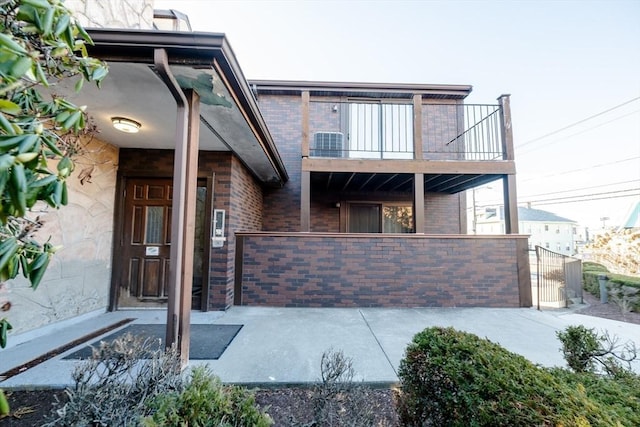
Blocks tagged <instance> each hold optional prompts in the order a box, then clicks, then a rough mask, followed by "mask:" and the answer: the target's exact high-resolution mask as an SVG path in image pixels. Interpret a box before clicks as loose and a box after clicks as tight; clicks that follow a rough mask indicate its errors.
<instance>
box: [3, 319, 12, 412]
mask: <svg viewBox="0 0 640 427" xmlns="http://www.w3.org/2000/svg"><path fill="white" fill-rule="evenodd" d="M11 329H13V328H12V326H11V323H9V322H8V321H7V319H0V347H2V348H5V347H6V346H7V331H9V330H11ZM2 397H4V396H2ZM4 399H5V400H6V397H4ZM7 409H8V408H7Z"/></svg>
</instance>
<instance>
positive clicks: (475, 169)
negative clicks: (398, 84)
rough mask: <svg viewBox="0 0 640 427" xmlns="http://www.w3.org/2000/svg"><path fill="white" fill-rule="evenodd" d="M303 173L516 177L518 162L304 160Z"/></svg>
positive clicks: (316, 158) (317, 158)
mask: <svg viewBox="0 0 640 427" xmlns="http://www.w3.org/2000/svg"><path fill="white" fill-rule="evenodd" d="M302 170H303V171H312V172H354V173H358V172H368V173H423V174H425V175H427V174H443V175H445V174H478V175H482V174H489V175H505V174H515V173H516V167H515V162H514V161H512V160H511V161H506V160H499V161H473V160H461V161H451V160H381V159H328V158H327V159H325V158H319V157H314V158H303V159H302Z"/></svg>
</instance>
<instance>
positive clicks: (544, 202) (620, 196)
mask: <svg viewBox="0 0 640 427" xmlns="http://www.w3.org/2000/svg"><path fill="white" fill-rule="evenodd" d="M635 191H638V190H635ZM600 194H602V196H596V197H592V196H591V195H589V194H585V195H584V196H582V197H589V198H588V199H580V200H564V199H558V201H554V200H553V199H549V200H538V201H536V200H532V201H528V202H522V201H519V202H518V203H527V204H531V205H540V206H545V205H563V204H566V203H582V202H592V201H597V200H607V199H623V198H627V197H636V196H640V193H637V194H618V195H615V196H605V195H606V194H611V193H600ZM502 205H503V203H502V202H498V203H490V204H482V205H476V209H479V208H488V207H494V206H502ZM470 209H473V208H470Z"/></svg>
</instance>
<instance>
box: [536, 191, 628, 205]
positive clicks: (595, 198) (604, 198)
mask: <svg viewBox="0 0 640 427" xmlns="http://www.w3.org/2000/svg"><path fill="white" fill-rule="evenodd" d="M636 196H640V193H638V194H622V195H617V196H607V197H594V198H592V199H584V200H565V201H562V202H547V203H544V202H543V203H537V202H530V203H531V204H532V205H542V206H544V205H563V204H566V203H580V202H591V201H596V200H606V199H623V198H625V197H636Z"/></svg>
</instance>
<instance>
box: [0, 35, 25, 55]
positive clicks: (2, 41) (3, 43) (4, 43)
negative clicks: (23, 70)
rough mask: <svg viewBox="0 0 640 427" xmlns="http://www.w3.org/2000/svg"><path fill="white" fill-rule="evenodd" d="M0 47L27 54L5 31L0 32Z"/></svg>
mask: <svg viewBox="0 0 640 427" xmlns="http://www.w3.org/2000/svg"><path fill="white" fill-rule="evenodd" d="M0 47H2V48H5V49H7V50H10V51H12V52H15V53H19V54H22V55H27V51H26V50H25V48H23V47H22V46H21V45H20V44H18V43H17V42H16V41H15V40H14V39H13V37H12V36H9V35H7V34H5V33H0Z"/></svg>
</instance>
